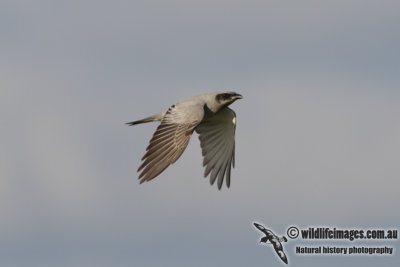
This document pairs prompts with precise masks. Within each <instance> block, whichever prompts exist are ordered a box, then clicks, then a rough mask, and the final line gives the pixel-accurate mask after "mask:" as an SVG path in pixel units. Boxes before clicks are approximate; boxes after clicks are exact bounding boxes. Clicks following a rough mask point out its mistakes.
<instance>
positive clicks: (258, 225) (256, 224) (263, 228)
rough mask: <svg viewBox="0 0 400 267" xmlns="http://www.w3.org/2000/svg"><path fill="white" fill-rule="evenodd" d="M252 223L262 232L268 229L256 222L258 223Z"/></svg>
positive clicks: (265, 232)
mask: <svg viewBox="0 0 400 267" xmlns="http://www.w3.org/2000/svg"><path fill="white" fill-rule="evenodd" d="M253 224H254V226H255V227H256V228H257V229H258V230H260V231H261V232H263V233H264V234H267V230H268V229H266V228H265V227H264V226H262V225H261V224H258V223H253Z"/></svg>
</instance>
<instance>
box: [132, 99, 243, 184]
mask: <svg viewBox="0 0 400 267" xmlns="http://www.w3.org/2000/svg"><path fill="white" fill-rule="evenodd" d="M241 98H242V96H241V95H239V94H236V93H234V92H220V93H211V94H204V95H199V96H195V97H192V98H189V99H186V100H184V101H181V102H178V103H176V104H174V105H172V106H170V107H169V108H168V109H166V110H164V111H163V112H160V113H158V114H155V115H153V116H150V117H147V118H145V119H142V120H139V121H133V122H130V123H128V125H136V124H140V123H146V122H151V121H161V124H160V125H159V126H158V128H157V130H156V132H155V133H154V134H153V137H152V139H151V140H150V144H149V146H148V147H147V149H146V151H147V152H146V154H145V155H144V156H143V158H142V160H143V161H144V162H143V163H142V165H141V166H140V167H139V169H138V171H141V170H143V171H142V172H141V174H140V175H139V179H141V180H140V182H141V183H143V182H144V181H150V180H151V179H153V178H155V177H157V176H158V175H159V174H160V173H161V172H162V171H163V170H165V169H166V168H167V167H168V166H169V165H170V164H172V163H174V162H175V161H176V160H178V158H179V157H180V156H181V155H182V153H183V151H184V150H185V148H186V146H187V144H188V142H189V139H190V137H191V135H192V133H193V131H196V132H197V133H198V134H199V139H200V144H201V148H202V154H203V157H204V161H203V165H204V166H206V170H205V172H204V176H205V177H207V176H208V174H210V173H211V177H210V183H211V184H214V182H215V180H216V178H217V177H218V188H219V189H220V188H221V186H222V183H223V180H224V177H226V184H227V186H228V187H229V185H230V171H231V166H233V165H234V153H235V127H236V115H235V112H234V111H233V110H231V109H230V108H228V105H230V104H231V103H233V102H234V101H235V100H237V99H241Z"/></svg>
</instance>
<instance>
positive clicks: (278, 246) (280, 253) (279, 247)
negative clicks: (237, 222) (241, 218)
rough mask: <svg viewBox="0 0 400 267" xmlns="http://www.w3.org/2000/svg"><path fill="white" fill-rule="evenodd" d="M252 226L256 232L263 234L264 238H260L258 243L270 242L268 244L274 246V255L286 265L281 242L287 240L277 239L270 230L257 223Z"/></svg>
mask: <svg viewBox="0 0 400 267" xmlns="http://www.w3.org/2000/svg"><path fill="white" fill-rule="evenodd" d="M254 226H255V227H257V229H258V230H260V231H261V232H263V233H264V234H265V236H264V237H263V238H261V240H260V243H261V242H262V243H267V242H268V241H269V242H270V243H269V244H272V245H273V246H274V249H275V251H276V253H277V254H278V256H279V258H281V260H282V261H283V262H284V263H286V264H288V259H287V257H286V254H285V252H283V246H282V243H281V242H287V238H286V237H285V236H284V237H282V238H279V237H278V236H276V235H275V234H274V233H273V232H272V231H271V230H269V229H266V228H265V227H264V226H262V225H261V224H258V223H254Z"/></svg>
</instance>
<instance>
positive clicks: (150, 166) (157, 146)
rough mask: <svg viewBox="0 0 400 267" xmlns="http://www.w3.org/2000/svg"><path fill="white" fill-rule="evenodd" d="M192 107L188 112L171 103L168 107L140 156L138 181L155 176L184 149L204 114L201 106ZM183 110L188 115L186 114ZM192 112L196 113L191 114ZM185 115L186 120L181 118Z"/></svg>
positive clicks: (175, 159)
mask: <svg viewBox="0 0 400 267" xmlns="http://www.w3.org/2000/svg"><path fill="white" fill-rule="evenodd" d="M193 109H194V110H191V112H190V110H187V109H182V108H180V107H179V105H173V106H171V107H170V108H169V109H168V111H167V112H166V114H165V116H164V118H163V120H162V121H161V124H160V125H159V126H158V127H157V130H156V131H155V133H154V134H153V137H152V138H151V140H150V143H149V145H148V147H147V148H146V153H145V155H144V156H143V158H142V161H143V163H142V164H141V165H140V167H139V168H138V172H140V171H142V172H141V173H140V175H139V179H140V183H143V182H145V181H150V180H151V179H154V178H155V177H157V176H158V175H159V174H160V173H161V172H163V171H164V170H165V169H166V168H167V167H168V166H169V165H171V164H172V163H174V162H176V161H177V160H178V159H179V157H180V156H181V155H182V153H183V151H185V148H186V146H187V144H188V143H189V140H190V137H191V135H192V133H193V130H194V129H195V128H196V126H197V125H198V124H199V123H200V122H201V119H202V118H203V116H204V111H203V109H202V108H197V109H196V107H193ZM185 112H186V113H189V115H188V116H187V114H186V113H185ZM192 112H194V113H195V114H197V115H196V116H193V114H192ZM185 116H187V117H188V119H187V120H186V121H185V120H182V118H185ZM177 118H179V119H177Z"/></svg>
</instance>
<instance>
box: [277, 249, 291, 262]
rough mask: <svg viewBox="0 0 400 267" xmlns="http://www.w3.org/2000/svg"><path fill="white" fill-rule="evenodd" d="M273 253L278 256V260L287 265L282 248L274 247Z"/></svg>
mask: <svg viewBox="0 0 400 267" xmlns="http://www.w3.org/2000/svg"><path fill="white" fill-rule="evenodd" d="M275 251H276V253H277V254H278V256H279V258H281V260H282V261H283V262H284V263H286V264H288V259H287V257H286V254H285V252H283V249H282V247H281V248H280V249H277V248H276V247H275Z"/></svg>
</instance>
